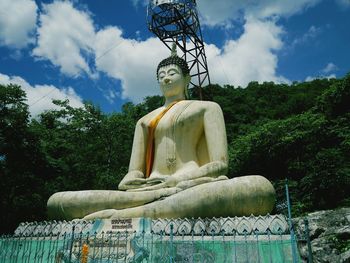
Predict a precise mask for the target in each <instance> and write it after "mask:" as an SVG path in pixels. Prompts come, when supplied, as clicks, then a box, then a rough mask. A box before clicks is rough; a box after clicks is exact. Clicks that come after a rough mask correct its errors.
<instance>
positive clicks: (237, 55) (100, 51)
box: [96, 19, 287, 102]
mask: <svg viewBox="0 0 350 263" xmlns="http://www.w3.org/2000/svg"><path fill="white" fill-rule="evenodd" d="M282 33H283V30H282V29H281V28H280V27H278V26H276V25H275V24H274V23H273V22H271V21H264V22H262V21H260V20H254V19H250V20H248V21H247V23H246V24H245V26H244V33H243V34H242V35H241V37H240V38H239V39H238V40H229V41H227V42H226V44H225V45H224V47H223V48H222V50H221V49H220V48H218V47H217V46H215V45H213V44H211V45H206V53H207V58H208V63H209V72H210V76H211V80H212V82H213V83H219V84H232V85H236V86H238V85H239V86H242V87H245V86H246V85H247V84H248V83H249V82H250V81H259V82H262V81H275V82H286V81H287V80H286V79H285V78H283V77H282V76H277V75H276V68H277V62H278V59H277V55H276V54H275V53H276V51H278V50H279V49H280V48H281V47H282V42H281V40H280V37H281V34H282ZM106 50H107V52H108V51H109V52H108V53H106ZM167 56H169V51H168V49H167V48H165V47H164V45H163V44H162V43H161V42H160V41H159V40H158V39H156V38H149V39H147V40H145V41H136V40H132V39H125V38H123V36H122V31H121V30H120V29H118V28H116V27H109V28H106V29H104V30H101V31H99V32H98V33H97V37H96V57H97V58H98V59H97V61H96V66H97V69H98V70H100V71H103V72H105V73H107V74H108V75H109V76H111V77H114V78H116V79H120V80H121V82H122V88H123V90H122V97H123V98H130V99H132V100H133V101H134V102H140V101H141V100H142V98H144V97H145V96H147V95H155V94H159V88H158V83H157V81H156V72H155V70H156V67H157V64H158V63H159V62H160V61H161V60H162V59H163V58H165V57H167ZM113 98H114V97H113V96H111V99H113Z"/></svg>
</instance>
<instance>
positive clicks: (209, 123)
mask: <svg viewBox="0 0 350 263" xmlns="http://www.w3.org/2000/svg"><path fill="white" fill-rule="evenodd" d="M203 126H204V133H205V137H206V138H205V139H206V143H207V147H208V154H209V162H208V163H206V164H204V165H202V166H201V167H199V169H197V170H194V171H188V172H186V171H180V173H179V174H178V175H177V174H174V175H173V176H172V177H175V178H176V179H175V180H176V181H177V182H181V181H186V180H194V179H197V178H204V177H211V178H217V177H219V176H222V175H226V173H227V169H228V154H227V138H226V129H225V121H224V116H223V113H222V110H221V108H220V106H219V105H218V104H216V103H210V104H209V105H208V107H207V109H206V111H205V113H204V117H203Z"/></svg>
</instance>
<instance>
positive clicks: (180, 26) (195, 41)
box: [147, 0, 210, 99]
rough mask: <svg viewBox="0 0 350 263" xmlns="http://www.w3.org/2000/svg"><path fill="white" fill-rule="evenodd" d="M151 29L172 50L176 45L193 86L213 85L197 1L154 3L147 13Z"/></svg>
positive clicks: (150, 4)
mask: <svg viewBox="0 0 350 263" xmlns="http://www.w3.org/2000/svg"><path fill="white" fill-rule="evenodd" d="M147 13H148V14H147V20H148V21H147V22H148V28H149V30H150V31H151V32H153V33H154V34H155V35H156V36H157V37H158V38H159V39H160V40H161V41H162V42H163V43H164V44H165V45H166V46H167V47H168V48H169V49H170V50H171V48H172V44H173V43H176V45H177V47H178V49H180V50H181V51H182V53H183V55H182V58H183V59H185V60H186V62H187V64H188V66H189V68H190V72H191V73H190V74H191V84H192V85H193V86H194V87H196V88H199V95H200V98H201V99H202V92H201V88H202V87H203V86H204V85H208V84H210V77H209V71H208V64H207V58H206V55H205V49H204V42H203V36H202V31H201V28H200V24H199V19H198V13H197V5H196V1H195V0H151V1H150V3H149V6H148V12H147Z"/></svg>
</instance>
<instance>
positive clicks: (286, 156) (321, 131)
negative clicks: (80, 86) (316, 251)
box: [0, 75, 350, 233]
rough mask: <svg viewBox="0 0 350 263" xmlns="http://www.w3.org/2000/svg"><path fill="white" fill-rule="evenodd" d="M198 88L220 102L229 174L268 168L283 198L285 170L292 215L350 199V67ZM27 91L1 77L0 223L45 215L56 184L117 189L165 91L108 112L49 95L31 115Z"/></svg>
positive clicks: (1, 228) (2, 227)
mask: <svg viewBox="0 0 350 263" xmlns="http://www.w3.org/2000/svg"><path fill="white" fill-rule="evenodd" d="M191 95H192V97H193V98H196V97H197V94H196V90H192V91H191ZM203 96H204V99H205V100H212V101H215V102H217V103H219V104H220V106H221V107H222V109H223V112H224V117H225V122H226V129H227V136H228V143H229V161H230V163H229V167H230V169H229V177H235V176H240V175H247V174H261V175H264V176H265V177H267V178H268V179H270V180H271V181H272V182H273V183H274V185H275V187H276V189H277V193H278V196H279V198H282V196H283V194H284V192H283V187H284V185H283V184H284V180H285V179H286V178H288V180H289V184H290V190H291V198H292V203H293V213H294V215H300V214H302V213H305V212H308V211H314V210H318V209H329V208H335V207H339V206H350V198H349V192H350V191H349V190H350V75H347V76H346V77H345V78H343V79H331V80H327V79H322V80H314V81H312V82H304V83H293V84H292V85H286V84H274V83H272V82H266V83H263V84H258V83H257V82H252V83H250V84H249V85H248V87H246V88H244V89H243V88H235V87H232V86H224V87H220V86H218V85H211V86H209V87H206V88H205V89H204V90H203ZM25 101H26V94H25V93H24V91H23V90H21V88H20V87H19V86H14V85H8V86H1V85H0V176H1V179H0V188H1V191H0V202H1V203H0V210H1V214H0V222H1V224H0V233H5V232H11V231H13V229H14V228H15V227H16V226H17V225H18V224H19V222H21V221H34V220H45V219H46V201H47V199H48V197H49V196H50V195H51V194H53V193H55V192H57V191H67V190H84V189H116V188H117V185H118V183H119V181H120V180H121V178H122V177H123V176H124V175H125V173H126V172H127V167H128V160H129V157H130V153H131V146H132V139H133V132H134V126H135V123H136V121H137V120H138V119H139V118H140V117H141V116H143V115H144V114H146V113H147V112H149V111H151V110H153V109H155V108H157V107H159V106H160V105H162V102H163V99H162V98H161V97H159V96H154V97H148V98H146V99H145V100H144V101H143V102H142V103H141V104H137V105H134V104H132V103H127V104H125V105H124V106H123V110H122V112H119V113H112V114H105V113H103V112H101V110H100V109H99V108H98V106H96V105H93V104H91V103H89V102H86V103H85V107H84V108H81V109H75V108H71V107H70V106H69V105H68V102H66V101H55V104H57V105H58V106H60V110H54V111H48V112H45V113H43V114H41V115H40V116H39V117H38V118H36V119H32V118H30V116H29V112H28V106H27V105H26V104H25Z"/></svg>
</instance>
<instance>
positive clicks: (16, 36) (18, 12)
mask: <svg viewBox="0 0 350 263" xmlns="http://www.w3.org/2000/svg"><path fill="white" fill-rule="evenodd" d="M36 17H37V6H36V4H35V2H34V1H33V0H0V45H3V46H8V47H10V48H14V49H20V48H24V47H26V46H27V45H28V44H30V43H33V42H34V37H33V32H34V29H35V27H36Z"/></svg>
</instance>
